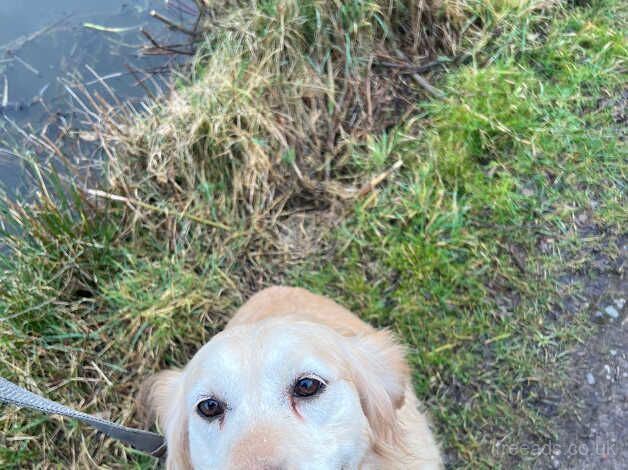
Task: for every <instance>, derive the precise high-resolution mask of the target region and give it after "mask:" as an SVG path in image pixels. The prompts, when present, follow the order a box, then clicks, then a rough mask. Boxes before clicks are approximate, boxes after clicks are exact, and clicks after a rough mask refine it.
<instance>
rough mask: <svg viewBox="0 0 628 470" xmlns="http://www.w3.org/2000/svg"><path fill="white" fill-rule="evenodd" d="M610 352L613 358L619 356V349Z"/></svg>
mask: <svg viewBox="0 0 628 470" xmlns="http://www.w3.org/2000/svg"><path fill="white" fill-rule="evenodd" d="M609 352H610V353H611V356H617V349H611V350H610V351H609Z"/></svg>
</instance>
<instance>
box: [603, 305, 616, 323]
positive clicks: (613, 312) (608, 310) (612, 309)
mask: <svg viewBox="0 0 628 470" xmlns="http://www.w3.org/2000/svg"><path fill="white" fill-rule="evenodd" d="M604 312H606V315H608V316H609V317H611V318H612V319H613V320H617V319H618V318H619V312H618V311H617V309H616V308H615V307H613V306H612V305H609V306H608V307H606V308H605V309H604Z"/></svg>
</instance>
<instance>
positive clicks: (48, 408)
mask: <svg viewBox="0 0 628 470" xmlns="http://www.w3.org/2000/svg"><path fill="white" fill-rule="evenodd" d="M0 402H4V403H8V404H11V405H16V406H19V407H22V408H30V409H33V410H37V411H41V412H42V413H47V414H55V415H61V416H67V417H68V418H74V419H78V420H79V421H82V422H83V423H85V424H89V425H90V426H92V427H94V428H96V429H98V430H99V431H100V432H102V433H104V434H106V435H107V436H109V437H112V438H114V439H117V440H119V441H121V442H124V443H125V444H128V445H130V446H131V447H133V448H134V449H137V450H140V451H142V452H146V453H147V454H150V455H152V456H154V457H161V456H163V455H164V453H165V452H166V442H165V440H164V438H163V436H160V435H159V434H155V433H152V432H148V431H141V430H139V429H132V428H127V427H126V426H121V425H119V424H115V423H112V422H110V421H106V420H104V419H100V418H97V417H96V416H91V415H88V414H86V413H81V412H80V411H76V410H73V409H72V408H68V407H67V406H63V405H62V404H60V403H57V402H56V401H52V400H48V399H46V398H43V397H40V396H39V395H36V394H35V393H32V392H29V391H28V390H25V389H23V388H22V387H19V386H17V385H15V384H14V383H13V382H9V381H8V380H6V379H3V378H2V377H0Z"/></svg>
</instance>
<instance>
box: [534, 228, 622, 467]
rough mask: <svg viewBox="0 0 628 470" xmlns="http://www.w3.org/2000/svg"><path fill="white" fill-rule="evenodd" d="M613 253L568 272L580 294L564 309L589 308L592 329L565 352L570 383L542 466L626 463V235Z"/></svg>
mask: <svg viewBox="0 0 628 470" xmlns="http://www.w3.org/2000/svg"><path fill="white" fill-rule="evenodd" d="M615 245H616V246H617V252H616V253H617V256H608V255H605V254H602V253H599V252H598V253H597V254H595V253H594V254H593V257H592V258H591V259H593V260H594V261H593V263H592V269H591V270H590V271H589V272H587V273H582V274H580V275H576V276H573V277H570V279H569V282H570V283H578V284H580V285H581V286H582V290H581V293H580V294H579V295H577V296H575V297H570V298H569V299H566V302H565V305H566V307H567V309H568V310H570V311H574V312H575V311H578V310H579V311H583V310H584V311H587V312H590V320H591V321H592V322H594V323H596V324H597V326H596V329H597V331H595V333H594V334H593V335H592V336H591V337H590V338H589V339H588V340H587V341H586V343H585V344H582V345H581V346H579V347H577V348H576V350H575V351H574V352H573V353H572V354H571V356H570V362H571V366H570V368H569V376H570V377H571V379H572V380H573V384H572V388H571V389H570V390H569V392H568V394H567V395H566V396H563V400H562V403H561V406H560V407H561V408H562V410H561V413H560V417H558V418H556V419H557V420H558V421H557V422H556V424H555V428H556V429H557V431H558V435H557V440H556V441H555V442H553V443H551V444H550V445H548V446H547V447H546V452H545V455H544V458H543V459H542V460H543V462H542V465H541V466H540V467H536V466H535V468H547V469H569V470H588V469H596V470H597V469H610V470H620V469H625V468H627V466H628V425H627V423H628V334H627V333H628V316H627V315H626V298H627V297H628V282H627V280H626V278H625V276H624V266H625V263H626V254H627V252H628V237H625V236H623V237H620V239H619V240H618V241H617V243H616V244H615Z"/></svg>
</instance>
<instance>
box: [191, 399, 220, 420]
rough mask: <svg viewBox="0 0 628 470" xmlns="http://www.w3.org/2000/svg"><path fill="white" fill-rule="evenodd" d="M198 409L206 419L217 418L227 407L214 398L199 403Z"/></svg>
mask: <svg viewBox="0 0 628 470" xmlns="http://www.w3.org/2000/svg"><path fill="white" fill-rule="evenodd" d="M196 409H197V410H198V412H199V413H200V414H201V416H204V417H206V418H217V417H218V416H220V415H221V414H223V413H224V412H225V406H224V405H223V404H222V403H220V402H219V401H218V400H214V399H213V398H209V399H207V400H203V401H201V402H199V403H198V405H196Z"/></svg>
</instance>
